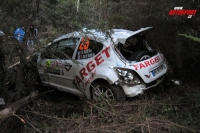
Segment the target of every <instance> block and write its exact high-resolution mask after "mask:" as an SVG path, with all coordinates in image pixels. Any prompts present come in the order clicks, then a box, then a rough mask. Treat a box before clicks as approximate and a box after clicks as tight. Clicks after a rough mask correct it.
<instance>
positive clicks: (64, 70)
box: [57, 38, 79, 91]
mask: <svg viewBox="0 0 200 133" xmlns="http://www.w3.org/2000/svg"><path fill="white" fill-rule="evenodd" d="M78 41H79V39H78V38H66V39H63V40H61V41H59V42H58V47H57V49H58V50H59V54H60V55H59V59H58V60H57V64H58V67H59V70H60V76H59V77H60V81H59V85H61V86H64V87H66V88H68V89H70V88H74V85H73V77H74V67H73V65H74V64H73V60H74V59H73V58H74V57H73V55H74V51H75V48H76V46H77V43H78ZM71 91H72V90H71Z"/></svg>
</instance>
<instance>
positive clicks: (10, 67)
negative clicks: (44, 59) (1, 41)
mask: <svg viewBox="0 0 200 133" xmlns="http://www.w3.org/2000/svg"><path fill="white" fill-rule="evenodd" d="M26 59H27V60H28V59H30V56H28V57H26ZM19 64H20V61H18V62H16V63H15V64H13V65H11V66H9V67H8V70H10V69H12V68H13V67H16V66H17V65H19Z"/></svg>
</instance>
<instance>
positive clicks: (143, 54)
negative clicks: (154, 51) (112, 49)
mask: <svg viewBox="0 0 200 133" xmlns="http://www.w3.org/2000/svg"><path fill="white" fill-rule="evenodd" d="M150 57H151V56H150V53H149V52H148V51H138V52H134V53H133V54H131V55H130V56H129V57H128V58H127V60H130V61H143V60H146V59H149V58H150Z"/></svg>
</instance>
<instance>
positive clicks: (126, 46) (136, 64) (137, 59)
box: [37, 27, 169, 101]
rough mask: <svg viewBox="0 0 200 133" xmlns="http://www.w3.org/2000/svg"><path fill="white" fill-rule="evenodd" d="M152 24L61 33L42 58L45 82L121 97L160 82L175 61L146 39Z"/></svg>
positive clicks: (93, 94) (94, 94) (64, 88)
mask: <svg viewBox="0 0 200 133" xmlns="http://www.w3.org/2000/svg"><path fill="white" fill-rule="evenodd" d="M149 29H152V27H147V28H141V29H139V30H137V31H130V30H125V29H113V30H110V31H107V32H105V33H104V32H101V31H97V30H87V29H84V30H82V31H80V32H72V33H69V34H66V35H63V36H61V37H59V38H57V39H55V40H54V41H52V42H51V43H50V44H48V46H47V47H46V48H45V50H43V52H42V53H41V54H40V56H39V58H38V59H37V68H38V72H39V75H40V79H41V82H42V84H43V85H48V86H49V85H50V86H52V87H54V88H56V89H58V90H61V91H66V92H69V93H72V94H74V95H77V96H79V97H82V98H87V99H91V100H92V99H96V98H97V97H99V96H104V97H106V98H111V99H116V100H117V101H121V100H124V99H125V98H126V97H134V96H136V95H138V94H142V93H143V91H144V90H146V89H149V88H152V87H156V86H158V85H159V84H161V83H162V82H164V79H165V78H166V76H167V72H168V70H169V66H168V63H167V61H166V59H165V58H164V56H163V54H162V53H161V52H160V51H155V50H153V49H152V48H151V47H150V46H149V45H148V43H147V41H146V40H145V37H144V35H143V34H142V33H143V32H144V31H147V30H149Z"/></svg>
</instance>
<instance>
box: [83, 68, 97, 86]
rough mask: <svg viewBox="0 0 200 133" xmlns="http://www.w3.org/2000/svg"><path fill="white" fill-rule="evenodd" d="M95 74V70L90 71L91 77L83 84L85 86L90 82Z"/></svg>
mask: <svg viewBox="0 0 200 133" xmlns="http://www.w3.org/2000/svg"><path fill="white" fill-rule="evenodd" d="M95 75H96V70H95V71H94V72H92V75H91V77H89V78H88V80H87V81H86V82H85V86H87V85H88V83H90V81H91V80H92V79H93V78H94V76H95Z"/></svg>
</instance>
